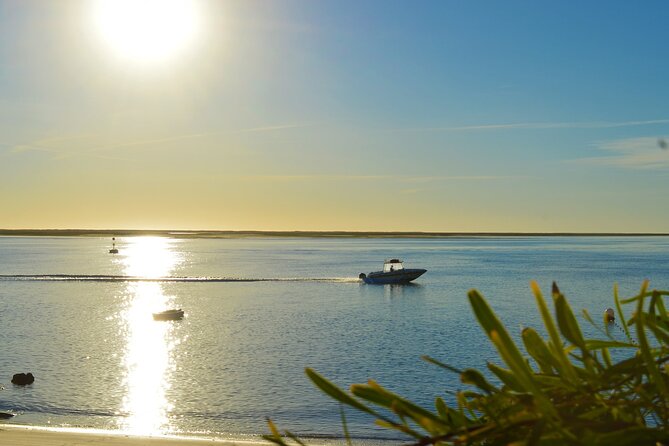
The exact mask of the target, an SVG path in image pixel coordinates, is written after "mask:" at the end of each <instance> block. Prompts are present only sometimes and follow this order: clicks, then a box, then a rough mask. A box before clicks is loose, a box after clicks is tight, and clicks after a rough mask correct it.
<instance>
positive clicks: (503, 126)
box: [395, 119, 669, 132]
mask: <svg viewBox="0 0 669 446" xmlns="http://www.w3.org/2000/svg"><path fill="white" fill-rule="evenodd" d="M660 124H669V119H651V120H646V121H622V122H607V121H591V122H515V123H500V124H476V125H463V126H445V127H422V128H421V127H418V128H404V129H395V131H400V132H463V131H476V130H514V129H519V130H523V129H525V130H541V129H545V130H548V129H608V128H620V127H636V126H644V125H660Z"/></svg>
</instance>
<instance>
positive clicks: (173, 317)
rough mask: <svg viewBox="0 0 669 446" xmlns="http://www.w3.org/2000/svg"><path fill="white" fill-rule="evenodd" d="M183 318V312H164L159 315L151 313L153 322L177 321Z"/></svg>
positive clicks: (179, 310) (180, 310)
mask: <svg viewBox="0 0 669 446" xmlns="http://www.w3.org/2000/svg"><path fill="white" fill-rule="evenodd" d="M183 318H184V310H182V309H181V308H179V309H178V310H165V311H161V312H160V313H153V320H155V321H178V320H181V319H183Z"/></svg>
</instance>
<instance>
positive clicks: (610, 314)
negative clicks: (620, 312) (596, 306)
mask: <svg viewBox="0 0 669 446" xmlns="http://www.w3.org/2000/svg"><path fill="white" fill-rule="evenodd" d="M604 321H605V322H615V321H616V314H615V313H614V311H613V308H607V309H606V311H604Z"/></svg>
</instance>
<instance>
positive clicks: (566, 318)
mask: <svg viewBox="0 0 669 446" xmlns="http://www.w3.org/2000/svg"><path fill="white" fill-rule="evenodd" d="M555 313H556V315H557V320H558V326H559V327H560V331H561V332H562V334H563V335H564V337H565V338H566V339H568V340H569V342H571V343H572V344H574V345H576V346H578V347H579V348H580V349H581V350H583V351H584V352H586V351H587V348H586V347H585V342H584V340H583V334H582V333H581V328H580V327H579V326H578V322H576V318H575V317H574V312H573V311H572V310H571V307H570V306H569V303H567V299H566V298H565V297H564V295H563V294H558V295H557V296H556V297H555Z"/></svg>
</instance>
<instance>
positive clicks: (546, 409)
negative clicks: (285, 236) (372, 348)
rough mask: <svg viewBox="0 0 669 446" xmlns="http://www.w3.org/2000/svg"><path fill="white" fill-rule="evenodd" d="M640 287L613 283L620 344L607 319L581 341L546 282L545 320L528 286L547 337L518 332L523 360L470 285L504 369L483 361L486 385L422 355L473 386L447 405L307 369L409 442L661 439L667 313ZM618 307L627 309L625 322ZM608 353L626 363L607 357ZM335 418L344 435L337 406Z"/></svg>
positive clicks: (475, 374) (657, 296) (665, 432)
mask: <svg viewBox="0 0 669 446" xmlns="http://www.w3.org/2000/svg"><path fill="white" fill-rule="evenodd" d="M647 287H648V283H647V282H644V284H643V286H642V288H641V292H640V293H639V294H638V295H637V296H634V297H632V298H630V299H625V300H622V301H621V300H620V299H619V298H618V293H617V288H615V289H614V300H615V304H616V309H617V313H618V320H619V321H620V323H621V326H620V327H619V328H620V329H621V330H622V331H623V332H624V334H625V338H626V340H625V341H619V340H616V339H615V338H614V337H613V336H612V335H611V334H610V333H609V327H610V326H612V325H613V324H614V322H606V321H605V327H604V329H600V331H601V333H602V335H603V336H602V339H585V338H584V337H583V333H582V331H581V329H580V326H579V324H578V322H577V321H576V318H575V317H574V313H573V311H572V309H571V307H570V306H569V303H568V302H567V300H566V298H565V297H564V295H563V294H562V293H561V292H560V290H559V289H558V287H557V286H556V285H555V284H553V290H552V297H553V304H554V307H555V318H554V317H553V316H552V315H551V313H550V311H549V310H548V306H547V305H546V301H545V300H544V297H543V296H542V293H541V291H540V290H539V287H538V286H537V284H536V283H534V282H533V283H532V290H533V292H534V296H535V298H536V302H537V306H538V307H539V312H540V314H541V317H542V319H543V322H544V325H545V328H546V332H547V334H548V339H544V338H542V337H541V336H540V335H539V334H538V333H537V332H536V331H535V330H534V329H532V328H525V329H524V330H523V331H522V340H523V344H524V347H525V352H526V353H527V355H529V358H528V356H526V355H524V354H523V353H522V352H521V350H520V349H519V348H518V346H517V345H516V343H515V342H514V341H513V340H512V339H511V337H510V336H509V334H508V332H507V330H506V328H505V327H504V325H503V324H502V323H501V322H500V321H499V319H498V318H497V316H496V315H495V313H493V311H492V310H491V309H490V307H489V306H488V304H487V302H486V301H485V299H484V298H483V296H481V294H479V293H478V291H476V290H472V291H470V292H469V301H470V304H471V306H472V309H473V311H474V314H475V315H476V318H477V319H478V321H479V323H480V325H481V327H482V328H483V329H484V330H485V332H486V334H487V335H488V337H489V339H490V341H491V342H492V343H493V344H494V346H495V348H496V349H497V351H498V352H499V355H500V357H501V359H502V360H503V362H504V364H505V366H499V365H496V364H492V363H488V369H489V370H490V372H492V374H494V375H495V376H496V377H497V379H498V380H499V382H500V383H501V384H500V385H495V384H493V383H490V382H489V381H488V380H487V379H486V378H485V377H484V375H483V374H482V373H481V372H480V371H478V370H474V369H467V370H458V369H456V368H454V367H451V366H449V365H446V364H443V363H441V362H439V361H437V360H436V359H433V358H429V357H423V359H425V360H426V361H429V362H431V363H433V364H435V365H437V366H440V367H442V368H444V369H446V370H448V371H450V372H454V373H458V374H459V375H460V379H461V381H462V382H463V383H464V384H467V385H471V386H472V389H471V390H462V391H459V392H457V394H456V400H457V405H456V407H451V406H448V405H447V404H446V403H445V402H444V400H443V399H442V398H440V397H437V398H436V400H435V409H426V408H423V407H420V406H418V405H416V404H414V403H412V402H411V401H409V400H408V399H406V398H404V397H402V396H400V395H397V394H395V393H393V392H390V391H388V390H387V389H385V388H383V387H382V386H380V385H379V384H377V383H376V382H374V381H369V382H368V383H367V384H354V385H352V386H351V388H350V392H346V391H344V390H342V389H340V388H339V387H337V386H335V385H334V384H332V383H331V382H330V381H328V380H327V379H325V378H324V377H323V376H321V375H319V374H318V373H316V372H315V371H314V370H312V369H306V373H307V376H308V377H309V378H310V379H311V380H312V381H313V382H314V384H315V385H316V386H318V388H320V389H321V390H322V391H323V392H325V393H326V394H328V395H329V396H330V397H332V398H334V399H335V400H337V401H339V402H340V403H343V404H346V405H348V406H351V407H353V408H355V409H357V410H359V411H362V412H365V413H368V414H370V415H372V416H374V417H375V418H376V423H377V424H378V425H380V426H383V427H386V428H388V429H393V430H396V431H399V432H401V433H402V434H404V435H406V436H407V437H408V438H410V439H411V440H412V444H415V445H418V446H423V445H429V444H456V445H461V444H467V445H507V444H514V445H565V444H566V445H607V446H609V445H635V446H636V445H647V444H649V445H655V444H669V406H668V403H667V401H669V315H668V314H667V310H666V307H665V305H664V302H663V299H664V298H666V297H667V296H669V291H657V290H653V291H648V290H647ZM622 304H630V305H635V311H634V312H633V314H632V316H631V318H629V320H627V319H626V317H625V315H624V313H623V310H622ZM583 314H584V316H585V317H586V319H587V320H588V321H589V322H590V323H592V324H594V325H595V326H596V324H595V323H594V322H593V320H592V318H591V317H590V315H589V314H588V313H587V312H586V311H584V312H583ZM612 350H615V351H616V353H617V354H616V356H624V358H625V359H623V360H620V361H618V362H614V361H613V360H612V358H611V351H612ZM621 352H622V353H621ZM624 352H626V353H625V354H623V353H624ZM342 420H343V421H344V431H345V436H346V438H347V441H350V439H349V435H348V432H347V430H346V423H345V419H344V416H343V411H342ZM269 426H270V429H271V431H272V434H271V435H267V436H265V437H264V438H265V439H267V440H270V441H272V442H274V443H276V444H279V445H282V446H285V445H286V442H285V441H286V440H285V437H289V438H291V439H293V440H295V441H296V442H298V443H300V444H303V443H302V442H301V441H300V440H299V439H298V438H297V437H295V436H294V435H293V434H291V433H290V432H285V436H282V435H281V434H280V432H279V431H278V430H277V428H276V427H275V426H274V424H273V423H272V422H271V421H269Z"/></svg>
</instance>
